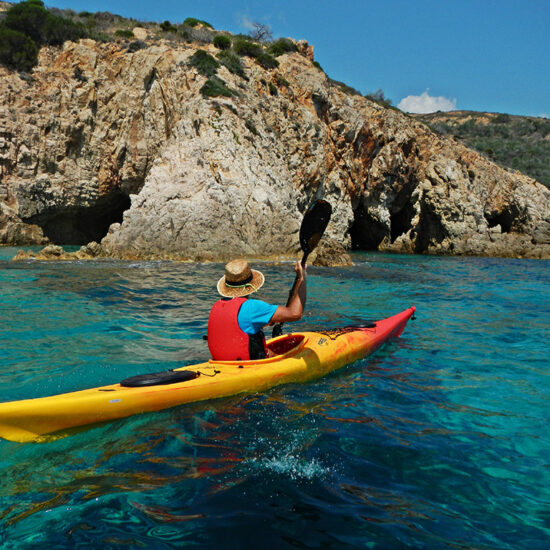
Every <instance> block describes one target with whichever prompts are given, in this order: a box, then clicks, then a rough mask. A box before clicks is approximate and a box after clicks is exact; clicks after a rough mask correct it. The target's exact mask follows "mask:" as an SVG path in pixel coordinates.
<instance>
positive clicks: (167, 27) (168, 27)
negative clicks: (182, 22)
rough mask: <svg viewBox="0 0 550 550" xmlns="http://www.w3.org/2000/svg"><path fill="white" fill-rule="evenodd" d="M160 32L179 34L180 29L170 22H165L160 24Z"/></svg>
mask: <svg viewBox="0 0 550 550" xmlns="http://www.w3.org/2000/svg"><path fill="white" fill-rule="evenodd" d="M160 30H161V31H162V32H178V28H177V27H175V26H174V25H172V23H170V21H163V22H162V23H161V24H160Z"/></svg>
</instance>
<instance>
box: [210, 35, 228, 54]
mask: <svg viewBox="0 0 550 550" xmlns="http://www.w3.org/2000/svg"><path fill="white" fill-rule="evenodd" d="M212 43H213V44H214V46H216V48H218V49H219V50H228V49H229V48H231V38H229V36H226V35H225V34H218V35H216V36H215V37H214V40H213V42H212Z"/></svg>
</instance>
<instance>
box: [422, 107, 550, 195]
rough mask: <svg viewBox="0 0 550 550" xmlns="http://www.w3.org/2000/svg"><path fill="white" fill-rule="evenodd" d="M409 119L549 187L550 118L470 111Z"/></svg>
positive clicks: (440, 113) (432, 114)
mask: <svg viewBox="0 0 550 550" xmlns="http://www.w3.org/2000/svg"><path fill="white" fill-rule="evenodd" d="M413 116H414V117H415V118H417V119H419V120H421V121H422V122H424V123H425V124H427V125H428V126H429V127H430V128H431V129H432V130H434V131H435V132H437V133H438V134H441V135H445V136H453V137H455V138H457V139H459V140H460V141H462V142H463V143H464V144H465V145H467V146H468V147H471V148H472V149H475V150H476V151H479V152H480V153H482V154H484V155H486V156H487V157H489V158H490V159H491V160H493V161H495V162H496V163H498V164H500V165H501V166H504V167H507V168H513V169H515V170H519V171H520V172H522V173H524V174H526V175H528V176H531V177H532V178H535V179H536V180H537V181H539V182H541V183H542V184H544V185H546V187H549V188H550V119H547V118H537V117H525V116H513V115H506V114H497V113H479V112H474V111H453V112H448V113H443V112H438V113H431V114H427V115H413Z"/></svg>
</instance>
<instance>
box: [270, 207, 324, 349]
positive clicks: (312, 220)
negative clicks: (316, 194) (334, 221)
mask: <svg viewBox="0 0 550 550" xmlns="http://www.w3.org/2000/svg"><path fill="white" fill-rule="evenodd" d="M331 214H332V207H331V206H330V204H329V203H328V202H327V201H325V200H322V199H317V200H316V201H315V202H314V203H313V204H312V205H311V206H310V207H309V208H308V210H307V212H306V213H305V214H304V219H303V220H302V225H301V226H300V247H301V248H302V251H303V253H304V254H303V256H302V260H301V264H302V267H305V265H306V260H307V257H308V256H309V255H310V254H311V253H312V252H313V251H314V250H315V247H316V246H317V244H318V243H319V241H320V240H321V237H322V236H323V233H324V232H325V229H326V228H327V225H328V222H329V221H330V216H331ZM297 286H298V275H296V277H295V279H294V283H293V285H292V288H291V289H290V292H289V293H288V300H287V303H286V305H287V306H289V305H290V302H291V300H292V297H293V296H294V292H296V287H297ZM282 333H283V323H277V324H276V325H274V326H273V332H272V336H273V337H274V338H275V337H276V336H281V334H282Z"/></svg>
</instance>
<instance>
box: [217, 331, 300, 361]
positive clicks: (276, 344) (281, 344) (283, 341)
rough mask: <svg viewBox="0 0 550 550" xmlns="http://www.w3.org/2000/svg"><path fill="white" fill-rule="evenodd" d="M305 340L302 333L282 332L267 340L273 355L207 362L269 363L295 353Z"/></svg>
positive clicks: (268, 347)
mask: <svg viewBox="0 0 550 550" xmlns="http://www.w3.org/2000/svg"><path fill="white" fill-rule="evenodd" d="M306 342H307V340H306V337H305V335H304V334H284V335H283V336H278V337H277V338H273V339H272V340H268V341H267V343H266V345H267V349H268V350H269V351H270V352H271V353H272V354H273V355H272V356H271V357H267V358H266V359H253V360H250V361H214V360H213V359H210V361H209V363H210V364H213V365H258V364H264V363H271V362H273V361H280V360H281V359H286V358H287V357H292V356H293V355H296V354H297V353H298V352H299V351H300V350H301V349H302V348H303V347H304V346H305V345H306Z"/></svg>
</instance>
